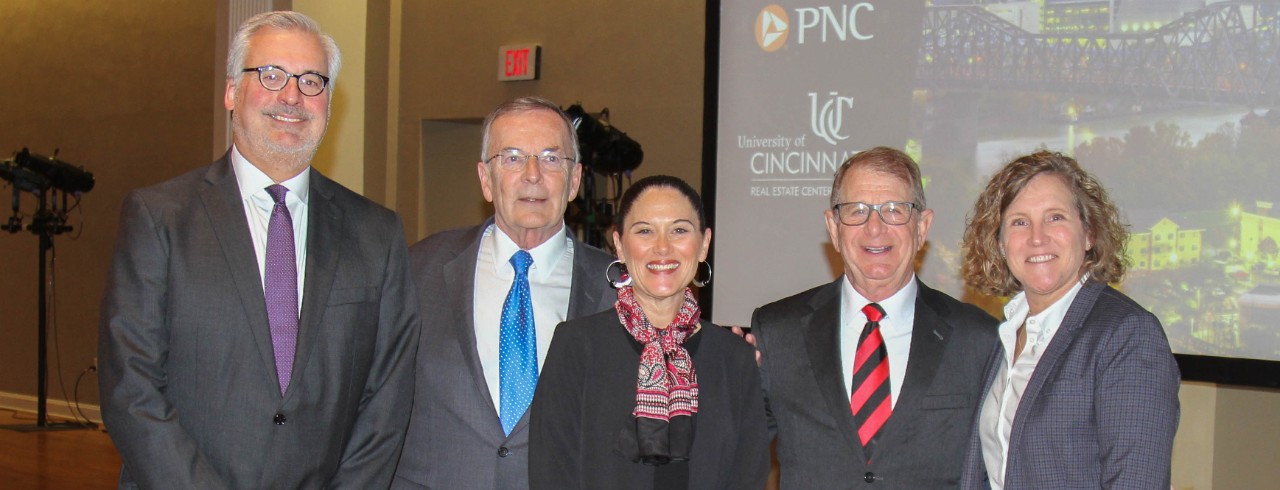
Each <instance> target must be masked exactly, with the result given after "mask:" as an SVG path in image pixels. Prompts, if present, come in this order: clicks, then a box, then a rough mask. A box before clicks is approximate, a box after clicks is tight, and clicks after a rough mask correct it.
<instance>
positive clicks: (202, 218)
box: [98, 12, 418, 489]
mask: <svg viewBox="0 0 1280 490" xmlns="http://www.w3.org/2000/svg"><path fill="white" fill-rule="evenodd" d="M339 66H340V55H339V52H338V48H337V45H336V44H335V43H334V42H333V39H332V38H330V37H329V36H328V35H325V34H324V33H322V32H321V31H320V29H319V26H317V25H316V24H315V22H314V21H312V20H311V19H309V18H307V17H306V16H303V15H301V14H298V13H294V12H273V13H268V14H263V15H259V16H256V17H253V18H251V19H249V20H248V21H246V22H245V23H244V25H242V26H241V28H240V30H239V31H238V32H237V34H236V36H235V38H234V40H233V42H232V45H231V49H230V54H229V56H228V60H227V85H226V94H225V105H226V107H227V109H229V110H231V111H232V123H233V128H232V129H233V139H234V144H233V146H232V147H231V149H230V150H229V151H228V152H227V155H226V156H224V157H223V158H222V159H220V160H218V161H217V162H214V163H213V164H212V165H210V166H208V167H204V168H200V169H197V170H195V171H192V172H190V173H188V174H186V175H183V176H180V177H177V178H175V179H173V180H170V181H168V182H164V183H162V184H159V185H156V186H153V187H148V188H145V189H141V190H137V191H134V192H133V193H131V194H130V195H129V197H128V198H127V199H126V201H125V204H124V211H123V213H122V216H121V221H120V236H119V241H118V243H117V247H116V252H115V257H114V259H113V262H112V267H111V273H110V276H109V279H108V284H107V293H106V297H105V299H104V301H103V308H102V323H101V330H100V333H99V341H100V344H99V347H98V355H99V357H100V359H101V361H102V363H101V365H100V367H101V371H100V377H101V381H100V387H101V392H102V415H103V419H104V421H105V422H106V425H107V428H108V429H109V430H110V432H111V438H112V440H113V441H114V442H115V444H116V447H117V448H118V449H119V451H120V456H121V459H122V460H123V461H124V469H123V470H122V471H121V475H120V487H121V488H353V489H369V488H385V487H386V486H387V485H388V484H389V483H390V480H391V477H392V474H393V472H394V469H395V462H396V458H397V457H398V456H399V454H400V445H401V443H402V442H403V437H404V429H405V427H406V425H407V423H408V412H407V409H408V408H407V407H409V405H410V403H411V402H412V396H413V375H414V372H413V359H414V353H415V351H416V350H417V347H418V318H417V305H416V303H415V297H414V295H413V287H412V283H411V282H410V279H409V276H408V269H409V266H408V254H407V250H406V248H405V243H404V234H403V230H402V229H401V224H400V221H399V219H398V218H397V217H396V216H395V214H394V213H392V212H391V211H388V210H386V209H384V208H382V207H380V206H378V205H376V204H374V203H373V202H371V201H369V200H367V199H365V198H363V197H361V196H359V195H357V194H355V193H353V192H351V191H349V190H347V189H345V188H343V187H342V186H341V185H338V184H337V183H335V182H333V181H331V180H329V179H328V178H325V177H324V176H323V175H321V174H320V173H319V172H316V171H314V170H313V169H311V168H310V161H311V158H312V156H313V155H314V154H315V151H316V148H317V146H318V145H319V143H320V140H321V138H322V137H323V135H324V132H325V127H326V124H327V122H328V118H329V104H330V99H331V97H332V94H333V90H332V83H333V80H334V79H335V78H336V76H337V72H338V67H339Z"/></svg>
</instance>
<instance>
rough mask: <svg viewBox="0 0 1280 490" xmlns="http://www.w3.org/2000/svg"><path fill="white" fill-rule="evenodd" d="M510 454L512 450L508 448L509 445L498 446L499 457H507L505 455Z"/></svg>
mask: <svg viewBox="0 0 1280 490" xmlns="http://www.w3.org/2000/svg"><path fill="white" fill-rule="evenodd" d="M508 454H511V450H510V449H507V447H506V446H502V447H500V448H498V457H499V458H505V457H507V455H508Z"/></svg>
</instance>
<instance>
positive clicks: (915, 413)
mask: <svg viewBox="0 0 1280 490" xmlns="http://www.w3.org/2000/svg"><path fill="white" fill-rule="evenodd" d="M932 220H933V211H932V210H930V209H928V208H927V207H926V206H925V197H924V188H923V186H922V184H921V179H920V169H919V167H918V166H917V165H916V163H915V162H914V161H913V160H912V159H911V157H909V156H907V155H906V154H904V153H902V152H901V151H898V150H894V149H892V148H885V147H878V148H873V149H870V150H866V151H863V152H861V153H858V154H857V155H854V156H852V157H850V158H849V159H848V160H846V161H845V162H844V163H843V164H841V166H840V169H839V170H838V171H837V172H836V176H835V181H834V182H833V184H832V187H831V207H830V208H829V209H827V211H826V223H827V231H828V232H829V233H830V236H831V243H832V244H834V245H835V248H836V251H837V252H838V253H839V254H840V257H841V258H842V260H843V262H844V274H843V275H842V276H841V277H840V278H839V279H837V280H835V281H834V282H831V283H829V284H826V285H823V286H819V287H816V288H813V289H810V290H808V291H805V292H803V293H800V294H797V295H795V296H791V297H789V298H785V299H782V300H779V301H776V302H774V303H771V304H768V305H765V306H763V307H760V308H759V309H758V310H756V312H755V315H754V316H753V318H752V322H751V324H752V333H753V334H755V337H756V340H757V348H758V349H759V350H760V352H761V354H762V355H763V360H762V362H761V365H760V370H761V379H762V381H763V384H764V388H765V396H766V397H767V401H768V409H769V423H770V429H771V431H772V432H773V434H774V435H775V436H776V437H777V453H778V461H779V462H780V464H781V473H782V475H781V476H782V480H781V488H783V489H810V488H822V489H853V488H872V489H880V488H903V489H913V490H914V489H930V488H958V487H959V478H960V470H961V465H962V463H963V461H964V451H965V443H966V442H967V441H968V440H969V434H970V432H971V431H972V429H973V423H974V420H975V419H974V415H975V411H976V410H977V407H978V402H979V400H980V396H979V395H980V391H981V390H982V374H983V367H984V366H985V365H986V360H987V359H988V357H989V356H990V355H991V353H992V352H993V350H994V348H995V346H996V321H995V319H993V318H991V316H990V315H987V314H986V313H984V312H983V311H982V310H980V309H978V308H976V307H974V306H972V305H968V304H965V303H961V302H960V301H957V300H955V299H954V298H951V297H950V296H947V295H946V294H943V293H941V292H938V291H935V290H933V289H931V288H929V287H928V286H926V285H924V283H922V282H920V281H919V280H918V279H916V277H915V269H914V265H915V263H916V255H917V253H918V252H919V251H920V249H921V247H922V246H923V245H924V243H925V240H926V239H927V237H928V234H929V226H930V224H931V223H932Z"/></svg>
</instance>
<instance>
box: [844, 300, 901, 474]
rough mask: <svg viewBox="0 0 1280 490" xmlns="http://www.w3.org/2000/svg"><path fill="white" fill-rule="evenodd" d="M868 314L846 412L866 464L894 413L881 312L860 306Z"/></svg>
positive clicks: (855, 357)
mask: <svg viewBox="0 0 1280 490" xmlns="http://www.w3.org/2000/svg"><path fill="white" fill-rule="evenodd" d="M862 313H863V314H865V315H867V325H866V326H865V327H863V329H862V335H861V336H859V338H858V352H857V355H856V356H854V359H853V383H852V384H851V386H853V395H852V396H851V397H850V398H849V409H850V410H852V411H853V420H854V423H856V424H857V427H858V440H859V441H861V442H862V448H863V452H864V453H865V454H866V455H867V461H871V455H872V451H873V450H874V446H875V443H876V435H877V434H879V433H880V427H883V426H884V423H885V422H886V421H888V420H889V414H890V413H891V412H892V410H893V406H892V403H891V402H890V396H889V353H888V350H887V349H885V346H884V337H882V336H880V320H881V319H883V318H884V309H882V308H880V305H878V304H875V303H870V304H868V305H867V306H864V307H862Z"/></svg>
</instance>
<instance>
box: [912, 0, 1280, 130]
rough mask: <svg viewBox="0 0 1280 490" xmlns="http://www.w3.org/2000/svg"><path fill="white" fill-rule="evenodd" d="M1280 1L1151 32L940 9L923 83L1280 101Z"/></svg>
mask: <svg viewBox="0 0 1280 490" xmlns="http://www.w3.org/2000/svg"><path fill="white" fill-rule="evenodd" d="M1277 7H1278V5H1277V3H1275V2H1265V1H1253V2H1228V3H1217V4H1212V5H1209V6H1206V7H1204V8H1201V9H1199V10H1196V11H1193V12H1190V13H1188V14H1186V15H1184V16H1183V17H1182V18H1180V19H1178V20H1175V21H1173V22H1170V23H1169V24H1166V25H1164V26H1163V27H1161V28H1159V29H1157V30H1153V31H1149V32H1144V33H1112V34H1105V33H1103V34H1066V35H1064V34H1032V33H1028V32H1026V31H1025V30H1023V29H1021V28H1019V27H1018V26H1016V25H1014V24H1011V23H1009V22H1008V21H1005V20H1004V19H1001V18H1000V17H998V16H996V15H994V14H992V13H990V12H987V11H986V10H984V9H983V8H982V7H930V8H928V9H927V13H926V15H925V22H924V30H923V34H924V36H923V42H922V44H921V47H920V51H919V59H918V64H917V69H916V70H917V71H916V84H917V86H918V87H919V88H924V89H940V90H983V91H994V90H1017V91H1044V92H1056V93H1078V94H1099V95H1120V96H1136V97H1142V98H1165V99H1180V100H1197V101H1208V102H1235V103H1243V104H1250V105H1271V104H1277V103H1280V66H1277V64H1278V63H1280V19H1278V18H1277V15H1276V12H1277V10H1278V8H1277Z"/></svg>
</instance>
